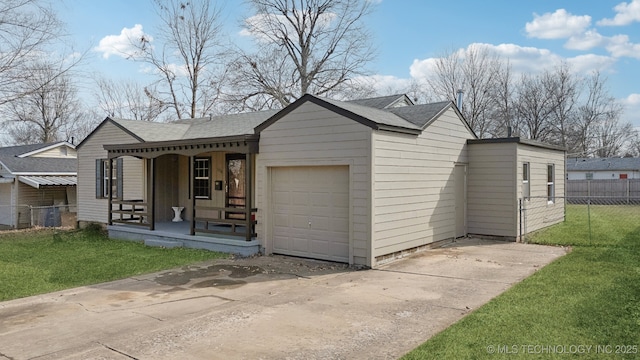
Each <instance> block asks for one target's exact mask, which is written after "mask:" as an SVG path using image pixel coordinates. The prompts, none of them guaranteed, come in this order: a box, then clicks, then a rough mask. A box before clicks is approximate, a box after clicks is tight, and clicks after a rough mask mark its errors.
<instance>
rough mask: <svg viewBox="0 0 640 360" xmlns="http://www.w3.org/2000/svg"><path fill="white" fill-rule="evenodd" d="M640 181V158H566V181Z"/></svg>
mask: <svg viewBox="0 0 640 360" xmlns="http://www.w3.org/2000/svg"><path fill="white" fill-rule="evenodd" d="M618 179H640V158H568V159H567V180H618Z"/></svg>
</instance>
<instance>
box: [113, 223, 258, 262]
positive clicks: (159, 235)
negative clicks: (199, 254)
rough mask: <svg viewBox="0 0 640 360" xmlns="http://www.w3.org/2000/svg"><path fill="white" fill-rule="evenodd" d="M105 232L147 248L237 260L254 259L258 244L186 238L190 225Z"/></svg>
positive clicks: (231, 239) (218, 238) (126, 227)
mask: <svg viewBox="0 0 640 360" xmlns="http://www.w3.org/2000/svg"><path fill="white" fill-rule="evenodd" d="M209 228H210V229H216V228H221V229H226V228H222V227H220V226H210V227H209ZM243 230H244V227H241V226H238V229H237V230H236V232H240V231H243ZM107 231H108V232H109V237H110V238H114V239H121V240H131V241H140V242H144V243H145V245H148V246H161V247H166V248H173V247H188V248H193V249H206V250H211V251H220V252H226V253H230V254H238V255H241V256H251V255H256V254H258V253H259V252H260V244H259V242H258V240H257V239H252V240H251V241H246V240H245V239H244V238H243V237H240V236H232V235H219V234H207V233H196V235H189V231H190V224H189V222H188V221H182V222H171V221H163V222H157V223H156V224H155V230H149V229H147V228H145V227H141V226H136V225H121V224H119V225H110V226H107Z"/></svg>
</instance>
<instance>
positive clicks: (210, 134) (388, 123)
mask: <svg viewBox="0 0 640 360" xmlns="http://www.w3.org/2000/svg"><path fill="white" fill-rule="evenodd" d="M306 102H313V103H315V104H317V105H320V106H323V107H325V108H327V109H329V110H332V111H335V112H337V113H340V114H342V115H344V116H346V117H348V118H351V119H353V120H355V121H358V122H360V123H362V124H364V125H366V126H369V127H372V128H374V129H384V130H388V131H399V132H405V133H411V134H419V133H420V132H421V131H423V130H424V129H425V128H426V127H427V126H428V125H429V124H430V123H431V122H432V121H433V120H434V119H435V118H437V117H438V116H439V115H440V114H442V113H443V112H444V111H446V110H447V109H448V108H449V107H453V108H454V109H455V106H454V105H453V103H452V102H450V101H443V102H437V103H432V104H424V105H413V102H411V100H410V99H409V98H408V97H407V96H406V95H404V94H398V95H389V96H381V97H375V98H369V99H360V100H352V101H338V100H332V99H326V98H321V97H319V96H315V95H311V94H305V95H304V96H302V97H301V98H300V99H298V100H296V101H295V102H293V103H292V104H290V105H289V106H287V107H285V108H284V109H281V110H265V111H257V112H250V113H240V114H229V115H221V116H212V117H204V118H197V119H183V120H178V121H174V122H169V123H154V122H145V121H139V120H125V119H114V118H107V119H105V121H104V122H103V123H105V122H108V121H111V122H113V123H114V124H116V126H119V127H120V128H122V129H123V130H124V131H126V132H128V133H129V134H130V135H131V136H132V137H134V138H135V139H136V140H138V141H139V142H141V143H146V142H154V143H157V142H170V141H184V140H194V139H207V138H224V137H236V136H250V135H254V134H257V133H260V131H262V130H263V129H265V128H266V127H268V126H269V125H271V124H272V123H274V122H275V121H277V120H278V119H280V118H281V117H283V116H285V115H286V114H288V113H290V112H291V111H293V110H295V109H296V108H297V107H298V106H300V105H302V104H303V103H306ZM455 110H456V112H457V109H455ZM458 115H459V116H460V118H462V115H461V114H460V113H459V112H458ZM463 121H464V120H463ZM100 126H102V124H101V125H100ZM467 127H468V125H467ZM90 136H91V135H90ZM85 140H86V139H85ZM81 145H82V143H81V144H80V145H78V147H80V146H81Z"/></svg>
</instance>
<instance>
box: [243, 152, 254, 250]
mask: <svg viewBox="0 0 640 360" xmlns="http://www.w3.org/2000/svg"><path fill="white" fill-rule="evenodd" d="M251 159H252V157H251V153H250V152H247V153H246V154H245V166H246V169H245V170H244V175H245V176H244V189H245V190H244V196H245V200H244V214H245V215H244V219H245V222H246V224H245V240H247V241H251V235H252V234H253V221H252V219H251V209H252V208H253V202H252V200H253V194H252V191H251V186H252V184H253V182H252V181H251V179H252V178H253V164H252V162H251Z"/></svg>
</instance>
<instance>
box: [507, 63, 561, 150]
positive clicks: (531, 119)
mask: <svg viewBox="0 0 640 360" xmlns="http://www.w3.org/2000/svg"><path fill="white" fill-rule="evenodd" d="M544 76H546V75H541V76H537V75H528V74H523V75H522V76H521V78H520V82H519V83H518V85H517V86H516V95H515V104H516V106H515V108H516V121H517V123H518V126H517V127H518V131H519V133H520V135H521V136H524V137H526V138H529V139H533V140H538V141H546V140H547V138H548V137H549V135H550V134H551V124H550V115H551V113H552V112H553V106H552V102H551V97H550V96H549V94H548V93H547V92H546V90H547V89H546V88H545V83H544V81H543V77H544Z"/></svg>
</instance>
